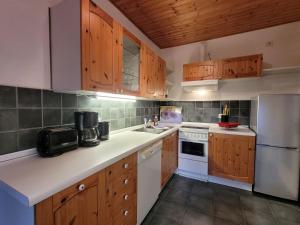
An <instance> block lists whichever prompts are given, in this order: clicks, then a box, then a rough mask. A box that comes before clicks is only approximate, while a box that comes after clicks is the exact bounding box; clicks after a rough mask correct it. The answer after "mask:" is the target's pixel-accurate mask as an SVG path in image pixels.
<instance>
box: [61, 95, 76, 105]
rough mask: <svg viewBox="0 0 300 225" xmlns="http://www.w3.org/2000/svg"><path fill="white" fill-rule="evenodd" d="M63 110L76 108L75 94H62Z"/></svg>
mask: <svg viewBox="0 0 300 225" xmlns="http://www.w3.org/2000/svg"><path fill="white" fill-rule="evenodd" d="M62 107H63V108H77V96H76V95H75V94H62Z"/></svg>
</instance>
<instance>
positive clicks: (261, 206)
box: [240, 195, 271, 215]
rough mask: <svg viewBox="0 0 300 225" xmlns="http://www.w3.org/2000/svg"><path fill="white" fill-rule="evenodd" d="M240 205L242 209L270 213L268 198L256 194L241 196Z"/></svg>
mask: <svg viewBox="0 0 300 225" xmlns="http://www.w3.org/2000/svg"><path fill="white" fill-rule="evenodd" d="M240 199H241V205H242V207H243V209H245V210H248V211H252V212H262V213H266V214H270V215H271V209H270V207H269V202H268V200H266V199H264V198H259V197H256V196H250V195H249V196H241V197H240Z"/></svg>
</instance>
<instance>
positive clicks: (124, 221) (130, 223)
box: [112, 203, 137, 225]
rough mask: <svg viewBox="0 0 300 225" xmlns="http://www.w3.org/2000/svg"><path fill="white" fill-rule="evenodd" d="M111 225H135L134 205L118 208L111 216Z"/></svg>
mask: <svg viewBox="0 0 300 225" xmlns="http://www.w3.org/2000/svg"><path fill="white" fill-rule="evenodd" d="M113 215H114V216H113V221H112V224H113V225H135V224H136V217H137V215H136V204H135V203H132V204H128V205H127V206H125V207H123V208H120V209H119V210H118V211H116V212H115V214H113Z"/></svg>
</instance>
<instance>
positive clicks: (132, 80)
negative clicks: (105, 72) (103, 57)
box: [116, 28, 141, 96]
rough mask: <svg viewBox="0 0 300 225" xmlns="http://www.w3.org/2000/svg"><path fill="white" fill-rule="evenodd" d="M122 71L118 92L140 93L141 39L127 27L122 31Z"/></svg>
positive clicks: (120, 65) (120, 64) (136, 94)
mask: <svg viewBox="0 0 300 225" xmlns="http://www.w3.org/2000/svg"><path fill="white" fill-rule="evenodd" d="M119 40H120V44H121V48H119V50H120V51H121V52H120V53H119V55H120V56H121V60H120V62H119V67H120V70H121V73H120V74H119V76H120V78H119V79H118V80H119V82H118V88H117V90H116V92H117V93H122V94H130V95H135V96H139V95H140V77H141V76H140V65H141V41H140V40H139V39H138V38H136V37H135V36H134V35H133V34H132V33H130V32H129V31H128V30H126V29H125V28H122V32H120V38H119Z"/></svg>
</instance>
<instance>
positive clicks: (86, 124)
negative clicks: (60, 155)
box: [74, 112, 100, 147]
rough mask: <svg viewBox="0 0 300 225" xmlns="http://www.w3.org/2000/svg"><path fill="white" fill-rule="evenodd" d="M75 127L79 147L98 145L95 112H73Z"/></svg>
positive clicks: (96, 116) (96, 114)
mask: <svg viewBox="0 0 300 225" xmlns="http://www.w3.org/2000/svg"><path fill="white" fill-rule="evenodd" d="M74 115H75V127H76V129H77V131H78V139H79V146H83V147H90V146H96V145H99V144H100V140H99V139H98V137H99V132H98V113H97V112H75V113H74Z"/></svg>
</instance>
